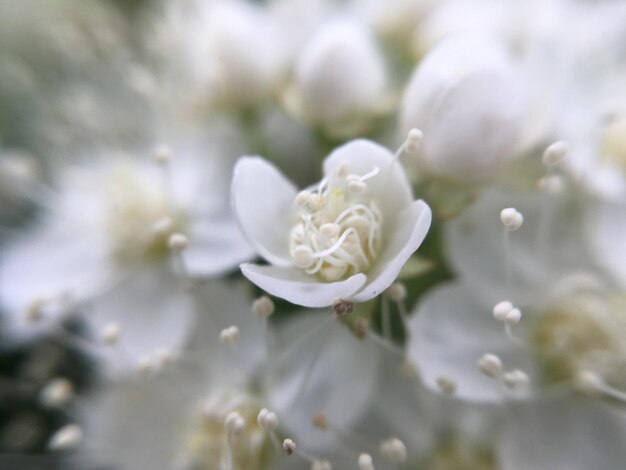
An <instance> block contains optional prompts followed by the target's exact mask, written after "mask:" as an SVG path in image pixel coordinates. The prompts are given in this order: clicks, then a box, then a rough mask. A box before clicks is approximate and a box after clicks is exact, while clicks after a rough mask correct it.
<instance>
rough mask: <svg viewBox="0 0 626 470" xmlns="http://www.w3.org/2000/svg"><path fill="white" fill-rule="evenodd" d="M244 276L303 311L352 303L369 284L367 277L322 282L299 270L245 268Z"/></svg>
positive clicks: (358, 275) (360, 275)
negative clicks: (340, 300) (341, 303)
mask: <svg viewBox="0 0 626 470" xmlns="http://www.w3.org/2000/svg"><path fill="white" fill-rule="evenodd" d="M241 272H242V273H243V275H244V276H246V277H247V278H248V279H249V280H250V281H252V282H253V283H254V284H256V285H257V286H258V287H260V288H261V289H263V290H264V291H266V292H267V293H269V294H271V295H274V296H276V297H280V298H281V299H285V300H287V301H289V302H291V303H293V304H296V305H302V306H303V307H327V306H329V305H332V304H333V302H335V301H336V300H339V299H351V298H352V297H353V295H354V294H355V293H356V292H357V291H358V290H359V289H360V288H361V286H362V285H363V284H365V281H366V277H365V275H364V274H355V275H354V276H352V277H349V278H348V279H346V280H345V281H340V282H321V281H319V280H317V279H316V278H315V277H313V276H309V275H307V274H306V273H304V272H303V271H301V270H300V269H298V268H284V267H279V266H260V265H257V264H242V265H241Z"/></svg>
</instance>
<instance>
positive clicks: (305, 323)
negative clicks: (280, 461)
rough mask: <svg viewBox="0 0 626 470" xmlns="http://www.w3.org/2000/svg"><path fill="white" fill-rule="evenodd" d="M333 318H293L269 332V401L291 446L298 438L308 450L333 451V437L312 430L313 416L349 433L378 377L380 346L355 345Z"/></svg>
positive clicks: (300, 315)
mask: <svg viewBox="0 0 626 470" xmlns="http://www.w3.org/2000/svg"><path fill="white" fill-rule="evenodd" d="M333 315H334V314H332V313H328V312H315V313H311V312H296V313H294V314H293V316H292V317H291V319H290V320H289V321H287V322H283V323H281V324H280V325H279V327H278V328H277V329H276V330H274V333H275V334H274V337H273V341H272V344H273V345H274V346H275V354H276V356H275V358H276V360H274V361H272V364H271V366H270V388H269V397H268V399H269V400H270V403H271V405H272V407H273V408H274V409H276V410H277V412H278V414H279V416H280V417H281V418H280V419H281V425H283V426H285V427H286V429H289V432H290V433H294V436H295V439H296V442H297V440H298V436H302V439H303V440H304V441H305V442H306V446H307V449H314V448H321V447H324V446H325V445H327V444H331V445H332V444H333V443H334V444H335V445H336V436H334V435H332V433H328V432H321V431H319V430H316V429H314V428H313V425H312V424H311V417H312V416H313V415H314V414H316V413H319V412H322V411H323V412H325V413H326V414H327V417H328V420H329V421H330V422H331V423H333V425H335V426H337V427H338V428H340V429H348V428H349V427H350V425H351V424H353V423H354V422H355V421H356V420H358V419H359V418H360V417H361V416H363V415H364V414H365V413H366V412H367V410H368V408H369V407H370V406H371V403H372V400H373V399H374V396H373V395H374V393H375V391H376V388H377V383H378V380H379V377H380V366H381V364H382V363H381V354H380V348H379V346H378V345H376V344H375V343H373V342H372V341H362V340H359V339H357V338H356V337H355V336H354V335H353V334H352V333H351V332H350V331H349V330H348V329H347V328H346V327H345V326H344V325H342V324H341V323H340V322H339V321H337V320H336V318H335V317H333ZM316 356H317V362H316V363H315V364H314V365H313V366H312V364H313V361H314V360H315V358H316ZM311 367H312V369H311V371H310V373H308V370H309V369H310V368H311ZM307 373H308V374H309V378H308V381H307V383H306V384H304V380H305V378H306V375H307ZM303 384H304V385H303ZM329 434H330V436H329ZM289 435H291V434H289ZM304 441H303V442H304Z"/></svg>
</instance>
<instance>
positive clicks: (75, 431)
mask: <svg viewBox="0 0 626 470" xmlns="http://www.w3.org/2000/svg"><path fill="white" fill-rule="evenodd" d="M82 439H83V431H82V429H81V428H80V426H78V425H77V424H68V425H66V426H63V427H62V428H61V429H59V430H58V431H57V432H55V433H54V434H53V436H52V437H51V438H50V441H49V442H48V447H49V448H50V449H51V450H69V449H73V448H75V447H76V446H77V445H78V444H80V442H81V441H82Z"/></svg>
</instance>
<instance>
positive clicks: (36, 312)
mask: <svg viewBox="0 0 626 470" xmlns="http://www.w3.org/2000/svg"><path fill="white" fill-rule="evenodd" d="M45 304H46V301H45V300H44V299H42V298H37V299H35V300H33V301H32V302H30V303H29V304H28V307H26V310H25V311H24V317H25V319H26V322H27V323H29V324H31V325H34V324H36V323H39V322H40V321H41V320H42V319H43V317H44V306H45Z"/></svg>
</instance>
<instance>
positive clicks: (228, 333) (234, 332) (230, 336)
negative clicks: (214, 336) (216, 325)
mask: <svg viewBox="0 0 626 470" xmlns="http://www.w3.org/2000/svg"><path fill="white" fill-rule="evenodd" d="M238 339H239V328H238V327H237V326H236V325H232V326H229V327H228V328H224V329H223V330H222V331H221V332H220V341H221V342H222V343H224V344H233V343H234V342H235V341H237V340H238Z"/></svg>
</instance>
